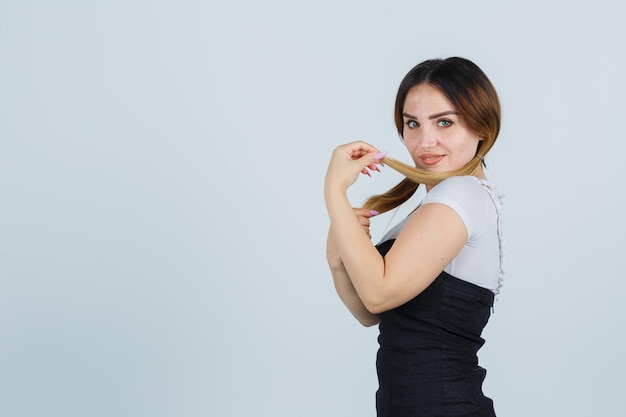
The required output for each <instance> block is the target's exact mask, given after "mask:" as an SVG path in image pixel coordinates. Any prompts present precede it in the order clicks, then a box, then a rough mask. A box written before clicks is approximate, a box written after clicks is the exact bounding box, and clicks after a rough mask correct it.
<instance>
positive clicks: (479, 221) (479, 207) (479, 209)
mask: <svg viewBox="0 0 626 417" xmlns="http://www.w3.org/2000/svg"><path fill="white" fill-rule="evenodd" d="M482 188H483V187H482V185H481V183H480V180H479V179H477V178H476V177H473V176H459V177H451V178H447V179H445V180H444V181H442V182H440V183H439V184H437V185H436V186H434V187H433V188H432V189H431V190H430V191H429V192H428V193H427V194H426V197H424V200H423V201H422V205H424V204H429V203H439V204H444V205H446V206H448V207H450V208H451V209H452V210H454V211H455V212H456V213H457V214H458V215H459V217H460V218H461V220H462V221H463V223H464V224H465V228H466V229H467V236H468V241H471V240H472V239H473V238H475V237H476V236H478V235H479V234H480V233H481V232H482V230H483V229H484V227H485V222H486V220H487V219H486V216H487V210H488V207H489V205H490V204H491V202H490V200H489V196H488V194H487V193H485V191H484V190H483V189H482Z"/></svg>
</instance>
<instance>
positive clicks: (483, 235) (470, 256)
mask: <svg viewBox="0 0 626 417" xmlns="http://www.w3.org/2000/svg"><path fill="white" fill-rule="evenodd" d="M429 203H440V204H444V205H446V206H448V207H450V208H451V209H453V210H454V211H455V212H456V213H457V214H458V215H459V217H460V218H461V220H463V223H464V224H465V227H466V228H467V236H468V237H467V241H466V242H465V245H464V246H463V249H461V252H460V253H459V254H458V255H457V256H456V257H455V258H454V259H453V260H452V262H450V263H449V264H448V265H447V266H446V267H445V268H444V271H445V272H447V273H448V274H450V275H452V276H454V277H456V278H459V279H462V280H464V281H467V282H470V283H472V284H475V285H478V286H480V287H483V288H487V289H489V290H491V291H493V292H494V293H496V294H497V293H498V292H499V290H500V287H501V286H502V279H503V276H504V272H503V269H502V260H503V257H504V255H503V246H504V239H503V237H502V230H501V229H502V222H501V204H502V203H501V200H500V196H499V195H498V194H497V192H496V189H495V187H494V186H493V184H492V183H490V182H489V181H487V180H481V179H478V178H476V177H473V176H469V175H468V176H462V177H451V178H448V179H446V180H444V181H442V182H440V183H439V184H437V185H436V186H434V187H433V188H432V189H431V190H430V191H429V192H428V193H427V194H426V196H425V197H424V199H423V200H422V202H421V203H420V205H424V204H429ZM410 217H411V215H409V216H408V217H407V218H406V219H404V220H403V221H402V222H400V223H399V224H397V225H396V226H394V227H393V228H392V229H391V230H389V232H387V233H386V234H385V235H384V236H383V238H382V239H381V242H384V241H386V240H390V239H395V238H397V236H398V235H399V234H400V232H401V231H402V229H403V227H404V225H405V224H406V222H407V221H408V219H409V218H410Z"/></svg>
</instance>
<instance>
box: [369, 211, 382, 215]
mask: <svg viewBox="0 0 626 417" xmlns="http://www.w3.org/2000/svg"><path fill="white" fill-rule="evenodd" d="M370 214H371V215H372V216H378V215H379V214H380V213H379V212H377V211H376V210H370Z"/></svg>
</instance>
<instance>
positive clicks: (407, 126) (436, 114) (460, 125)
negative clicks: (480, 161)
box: [402, 84, 481, 172]
mask: <svg viewBox="0 0 626 417" xmlns="http://www.w3.org/2000/svg"><path fill="white" fill-rule="evenodd" d="M402 117H403V121H404V127H403V134H402V136H403V138H404V144H405V145H406V147H407V149H408V150H409V152H410V153H411V156H412V157H413V161H414V162H415V166H416V167H417V168H421V169H423V170H426V171H430V172H447V171H453V170H456V169H459V168H462V167H463V166H464V165H465V164H467V163H468V162H469V161H470V160H471V159H472V158H474V156H476V149H477V148H478V142H479V141H480V140H481V137H480V136H478V135H477V134H476V133H474V132H473V131H472V130H470V129H469V128H468V127H467V126H466V124H465V121H464V120H463V119H462V118H461V116H460V115H459V114H458V113H457V111H456V109H455V108H454V107H453V106H452V104H451V103H450V101H448V99H447V98H446V96H444V95H443V94H442V93H441V92H440V91H439V90H438V89H437V88H435V87H433V86H431V85H429V84H419V85H417V86H415V87H413V88H412V89H411V90H409V93H408V94H407V96H406V99H405V101H404V109H403V111H402Z"/></svg>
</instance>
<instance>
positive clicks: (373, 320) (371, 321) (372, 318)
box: [357, 314, 378, 327]
mask: <svg viewBox="0 0 626 417" xmlns="http://www.w3.org/2000/svg"><path fill="white" fill-rule="evenodd" d="M357 320H358V321H359V323H361V324H362V325H363V327H372V326H375V325H377V324H378V316H376V315H374V314H372V315H368V316H367V317H357Z"/></svg>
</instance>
